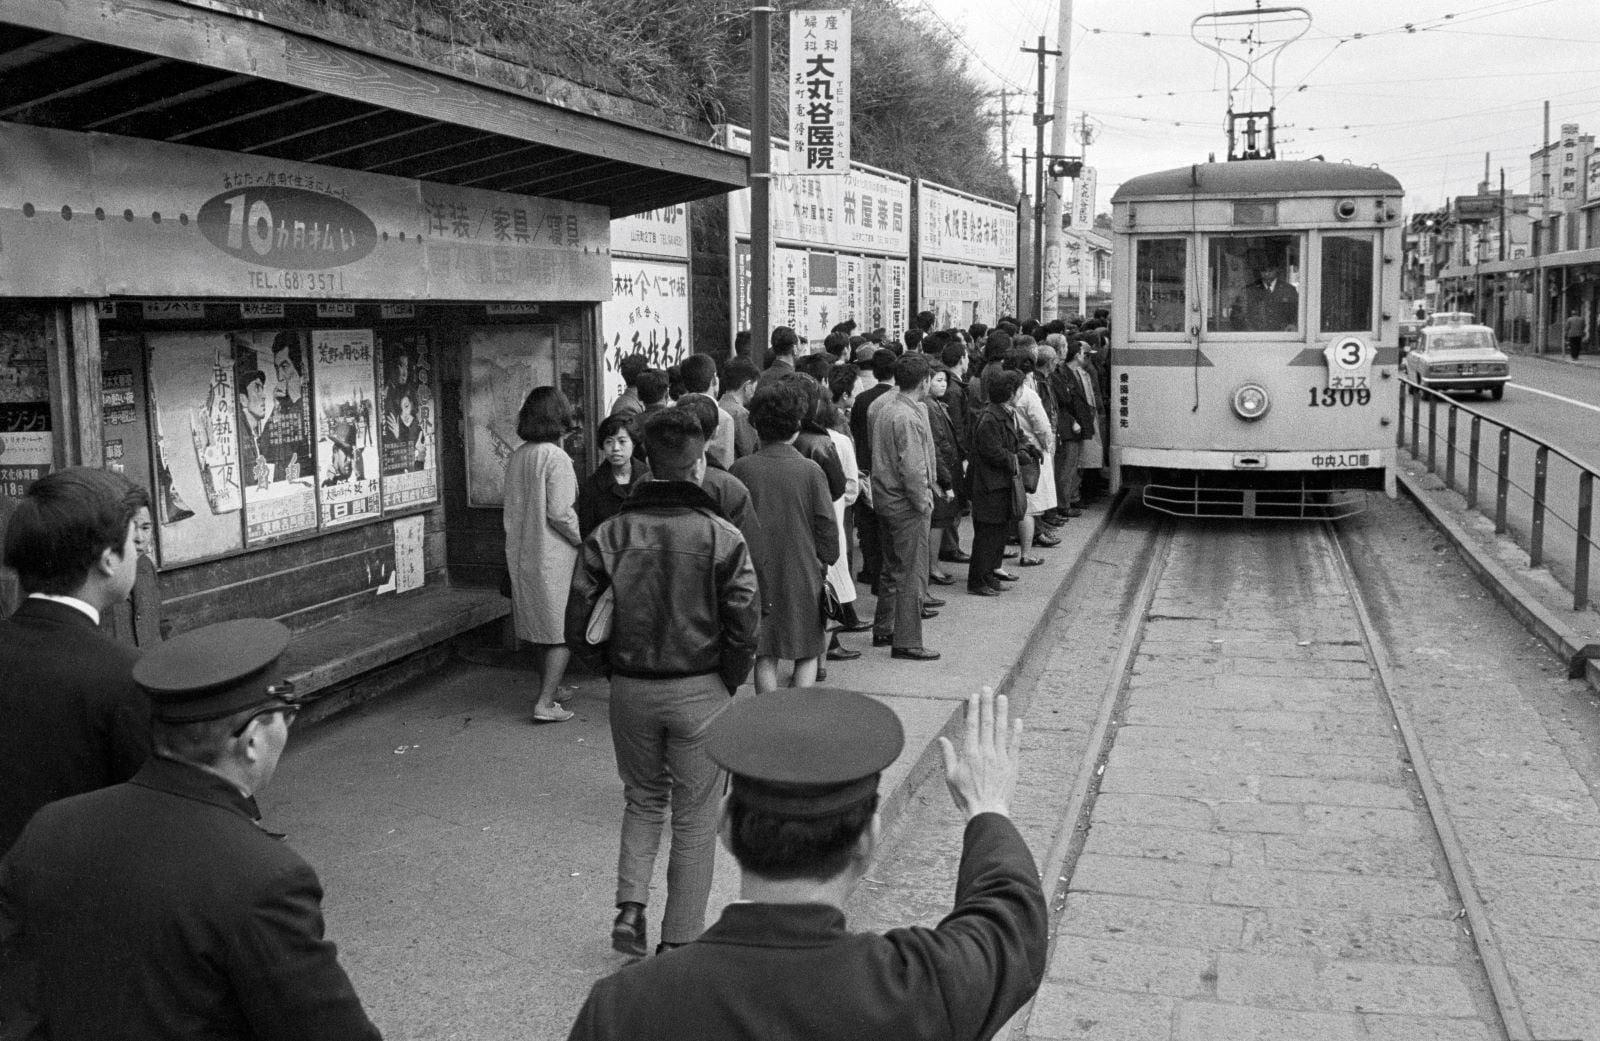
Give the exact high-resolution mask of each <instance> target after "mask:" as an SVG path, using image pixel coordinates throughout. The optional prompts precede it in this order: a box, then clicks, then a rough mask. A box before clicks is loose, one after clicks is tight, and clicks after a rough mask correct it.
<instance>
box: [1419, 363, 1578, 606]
mask: <svg viewBox="0 0 1600 1041" xmlns="http://www.w3.org/2000/svg"><path fill="white" fill-rule="evenodd" d="M1408 401H1409V402H1410V424H1409V426H1408V424H1407V422H1406V419H1407V414H1406V413H1407V402H1408ZM1441 406H1442V407H1443V408H1444V409H1446V410H1447V414H1446V417H1445V427H1444V430H1443V431H1441V430H1440V428H1439V411H1440V409H1441ZM1424 412H1426V413H1427V430H1426V434H1427V442H1426V444H1425V445H1424V444H1423V442H1422V440H1421V437H1422V434H1423V432H1424V431H1423V423H1422V418H1423V413H1424ZM1463 414H1465V415H1466V416H1468V417H1470V424H1469V426H1470V432H1469V433H1468V435H1467V443H1466V445H1465V446H1464V447H1465V454H1466V474H1465V477H1466V480H1465V482H1464V489H1463V488H1458V487H1457V481H1456V469H1457V458H1458V456H1460V455H1461V454H1462V448H1463V446H1461V445H1460V439H1459V437H1458V434H1459V432H1460V426H1461V423H1460V417H1461V416H1462V415H1463ZM1484 424H1488V425H1490V426H1492V427H1494V428H1495V429H1496V430H1498V431H1499V433H1498V435H1496V436H1495V440H1496V441H1497V444H1496V446H1495V448H1496V452H1495V464H1494V465H1493V466H1487V465H1486V463H1485V460H1484V459H1483V455H1482V451H1481V449H1482V445H1483V436H1482V435H1483V427H1484ZM1408 431H1409V434H1410V438H1409V442H1410V443H1409V445H1408V444H1407V440H1408V439H1407V436H1406V435H1407V433H1408ZM1513 438H1517V439H1520V440H1521V441H1526V442H1527V443H1528V444H1529V445H1531V446H1533V448H1534V457H1533V458H1534V461H1533V487H1532V488H1531V489H1529V488H1527V487H1524V485H1523V484H1520V483H1518V481H1517V480H1514V479H1513V476H1514V475H1513V473H1512V461H1511V447H1512V439H1513ZM1441 441H1442V442H1443V447H1444V469H1443V471H1442V476H1443V478H1444V484H1445V487H1446V488H1449V489H1450V490H1451V491H1461V492H1462V494H1463V495H1464V496H1465V497H1466V500H1467V508H1468V509H1472V510H1477V509H1478V508H1479V507H1478V500H1479V495H1478V490H1479V489H1478V486H1479V483H1480V482H1479V478H1480V475H1481V474H1483V473H1485V472H1487V473H1488V474H1489V475H1490V476H1492V477H1493V478H1494V531H1495V534H1496V535H1504V534H1506V533H1508V532H1510V533H1511V534H1512V535H1513V536H1515V535H1517V534H1518V533H1517V532H1512V529H1511V526H1510V524H1509V523H1508V521H1507V510H1508V504H1509V502H1510V498H1511V493H1512V491H1513V490H1515V491H1517V492H1520V493H1521V494H1523V495H1525V496H1527V497H1528V498H1529V500H1530V501H1531V503H1532V510H1533V512H1532V519H1531V521H1530V524H1529V528H1528V533H1527V545H1525V546H1524V547H1523V548H1524V549H1526V550H1527V552H1528V563H1529V564H1530V565H1531V566H1533V567H1540V566H1542V565H1543V564H1544V557H1545V552H1544V551H1545V533H1546V526H1547V521H1548V520H1554V521H1555V522H1556V523H1558V524H1560V525H1561V526H1563V527H1565V528H1567V529H1569V530H1570V531H1571V532H1572V534H1573V540H1574V541H1573V555H1572V556H1573V568H1572V609H1573V610H1574V611H1582V610H1584V609H1585V608H1587V607H1588V606H1589V603H1590V600H1589V560H1590V555H1591V553H1592V551H1593V549H1594V546H1595V540H1594V537H1593V535H1592V532H1593V530H1594V527H1593V525H1594V485H1595V478H1596V477H1597V476H1600V473H1597V471H1595V470H1593V469H1591V468H1590V467H1589V466H1588V465H1587V464H1585V463H1582V462H1579V461H1578V460H1577V459H1574V458H1573V457H1572V456H1570V455H1568V454H1567V453H1566V452H1563V451H1562V450H1561V449H1559V448H1557V447H1555V446H1554V445H1552V444H1550V443H1548V442H1546V441H1543V440H1541V439H1539V438H1537V437H1534V436H1533V435H1532V434H1527V433H1524V432H1522V431H1521V430H1518V429H1516V428H1515V427H1511V426H1507V425H1506V424H1505V423H1503V422H1501V421H1500V420H1497V419H1495V418H1494V417H1492V416H1489V415H1487V414H1485V413H1483V412H1479V411H1478V410H1477V409H1475V408H1472V407H1470V406H1467V405H1463V404H1461V403H1460V402H1459V401H1456V400H1455V399H1453V398H1451V397H1449V396H1448V395H1447V394H1445V393H1444V392H1443V391H1437V390H1432V389H1430V388H1427V387H1424V386H1422V385H1421V384H1419V383H1415V382H1413V381H1412V380H1410V379H1407V378H1405V377H1401V379H1400V424H1399V431H1398V432H1397V434H1396V436H1395V444H1396V446H1397V447H1400V448H1409V450H1410V452H1411V455H1412V458H1414V459H1418V460H1425V461H1426V463H1427V467H1428V470H1429V472H1431V473H1440V472H1441V471H1440V469H1439V458H1438V456H1439V451H1438V450H1439V448H1440V444H1441ZM1419 446H1420V447H1419ZM1552 456H1554V457H1556V458H1558V459H1562V460H1565V461H1566V462H1567V463H1570V464H1571V465H1572V467H1573V468H1574V469H1575V470H1577V472H1578V473H1577V486H1578V496H1577V513H1576V516H1574V517H1571V518H1568V517H1566V516H1563V515H1562V514H1560V513H1558V512H1556V511H1554V510H1552V509H1551V507H1550V500H1549V494H1548V493H1549V482H1550V459H1551V457H1552ZM1517 476H1519V477H1520V476H1521V475H1517ZM1521 480H1523V481H1526V477H1521ZM1484 512H1486V511H1484Z"/></svg>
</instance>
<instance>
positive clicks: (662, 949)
mask: <svg viewBox="0 0 1600 1041" xmlns="http://www.w3.org/2000/svg"><path fill="white" fill-rule="evenodd" d="M682 946H684V944H681V943H668V942H667V941H665V940H662V941H661V942H660V943H658V944H656V953H657V954H666V953H667V952H668V951H675V950H677V949H678V948H679V947H682Z"/></svg>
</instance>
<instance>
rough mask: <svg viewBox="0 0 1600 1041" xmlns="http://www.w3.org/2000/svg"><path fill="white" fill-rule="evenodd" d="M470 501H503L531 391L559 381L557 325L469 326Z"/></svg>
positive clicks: (487, 503)
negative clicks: (519, 420)
mask: <svg viewBox="0 0 1600 1041" xmlns="http://www.w3.org/2000/svg"><path fill="white" fill-rule="evenodd" d="M466 334H467V409H466V411H467V505H469V506H502V505H504V504H505V499H506V462H507V461H508V460H509V459H510V458H511V453H512V452H513V451H515V450H516V448H517V446H518V445H520V444H521V443H522V439H521V438H519V437H518V436H517V413H518V412H520V411H521V410H522V402H523V399H525V398H526V397H527V396H528V392H529V391H531V390H532V389H533V388H535V387H550V386H555V383H556V327H555V326H554V325H514V326H513V325H498V326H495V325H491V326H482V327H480V328H475V329H467V330H466Z"/></svg>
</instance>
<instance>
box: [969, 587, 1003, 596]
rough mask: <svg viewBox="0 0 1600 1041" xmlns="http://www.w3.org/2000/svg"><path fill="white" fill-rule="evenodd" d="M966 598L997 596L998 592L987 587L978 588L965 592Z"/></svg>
mask: <svg viewBox="0 0 1600 1041" xmlns="http://www.w3.org/2000/svg"><path fill="white" fill-rule="evenodd" d="M967 595H968V596H999V595H1000V590H998V589H994V588H991V587H989V586H979V587H978V588H977V589H969V590H967Z"/></svg>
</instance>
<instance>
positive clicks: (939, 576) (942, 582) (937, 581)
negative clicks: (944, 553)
mask: <svg viewBox="0 0 1600 1041" xmlns="http://www.w3.org/2000/svg"><path fill="white" fill-rule="evenodd" d="M928 581H929V582H932V583H933V584H934V585H936V586H949V585H954V584H955V581H956V580H955V579H954V578H951V577H950V576H949V575H947V574H945V573H944V572H943V571H939V572H936V573H934V574H932V575H929V576H928Z"/></svg>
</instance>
